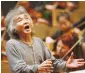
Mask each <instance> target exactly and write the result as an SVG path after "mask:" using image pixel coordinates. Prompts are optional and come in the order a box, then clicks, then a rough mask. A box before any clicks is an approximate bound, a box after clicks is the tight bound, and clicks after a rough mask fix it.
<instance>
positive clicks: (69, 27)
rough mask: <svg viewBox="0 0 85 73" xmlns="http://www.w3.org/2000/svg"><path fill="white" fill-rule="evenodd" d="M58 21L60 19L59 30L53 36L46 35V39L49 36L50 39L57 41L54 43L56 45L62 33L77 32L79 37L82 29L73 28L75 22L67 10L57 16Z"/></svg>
mask: <svg viewBox="0 0 85 73" xmlns="http://www.w3.org/2000/svg"><path fill="white" fill-rule="evenodd" d="M57 21H58V28H57V31H56V32H55V33H54V34H53V35H52V36H51V37H46V41H47V39H48V38H49V40H50V39H51V40H53V41H54V42H55V43H53V45H54V46H56V39H57V38H58V37H60V36H61V35H63V34H65V33H70V32H72V33H75V34H77V36H78V38H79V36H80V30H79V29H78V28H76V27H75V28H73V22H72V20H71V18H70V15H69V14H68V13H67V12H63V13H60V15H59V16H58V17H57ZM49 42H50V43H52V42H51V41H49Z"/></svg>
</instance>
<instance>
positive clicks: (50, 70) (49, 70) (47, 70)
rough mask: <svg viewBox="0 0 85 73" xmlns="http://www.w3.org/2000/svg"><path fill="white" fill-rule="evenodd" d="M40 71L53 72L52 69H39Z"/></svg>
mask: <svg viewBox="0 0 85 73" xmlns="http://www.w3.org/2000/svg"><path fill="white" fill-rule="evenodd" d="M40 71H44V72H53V67H41V69H40Z"/></svg>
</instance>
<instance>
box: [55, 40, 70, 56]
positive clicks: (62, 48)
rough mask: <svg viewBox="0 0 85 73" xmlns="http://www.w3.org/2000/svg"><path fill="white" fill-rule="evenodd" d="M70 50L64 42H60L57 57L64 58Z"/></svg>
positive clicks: (57, 47)
mask: <svg viewBox="0 0 85 73" xmlns="http://www.w3.org/2000/svg"><path fill="white" fill-rule="evenodd" d="M68 50H69V47H68V46H66V45H64V44H63V42H62V41H61V40H59V41H58V43H57V46H56V53H57V55H58V56H60V57H63V56H64V55H65V54H66V52H67V51H68Z"/></svg>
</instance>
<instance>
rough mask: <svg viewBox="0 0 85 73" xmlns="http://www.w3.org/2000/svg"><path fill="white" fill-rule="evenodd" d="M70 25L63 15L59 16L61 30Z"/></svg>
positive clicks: (66, 28)
mask: <svg viewBox="0 0 85 73" xmlns="http://www.w3.org/2000/svg"><path fill="white" fill-rule="evenodd" d="M71 26H72V24H71V22H70V21H68V20H67V19H66V18H65V17H64V16H61V17H60V18H59V28H60V29H61V30H62V31H65V30H68V29H69V28H70V27H71Z"/></svg>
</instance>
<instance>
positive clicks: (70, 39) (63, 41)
mask: <svg viewBox="0 0 85 73" xmlns="http://www.w3.org/2000/svg"><path fill="white" fill-rule="evenodd" d="M77 41H78V37H77V36H76V34H75V33H72V32H71V33H65V34H63V35H62V36H60V37H59V38H58V39H57V42H56V46H55V49H54V50H55V54H54V56H55V57H56V58H59V59H60V58H63V57H64V56H65V54H66V53H67V52H68V51H69V50H70V49H71V47H72V46H74V44H75V43H76V42H77ZM71 52H73V53H74V55H73V58H76V59H77V58H84V52H83V49H82V47H81V46H80V44H79V43H78V44H77V45H76V46H75V47H74V49H73V50H72V51H71ZM71 52H70V53H69V54H68V56H66V57H65V58H64V60H68V58H69V57H70V55H71ZM79 69H85V67H84V68H83V67H81V68H79ZM74 70H75V69H74ZM77 70H78V69H77Z"/></svg>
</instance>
